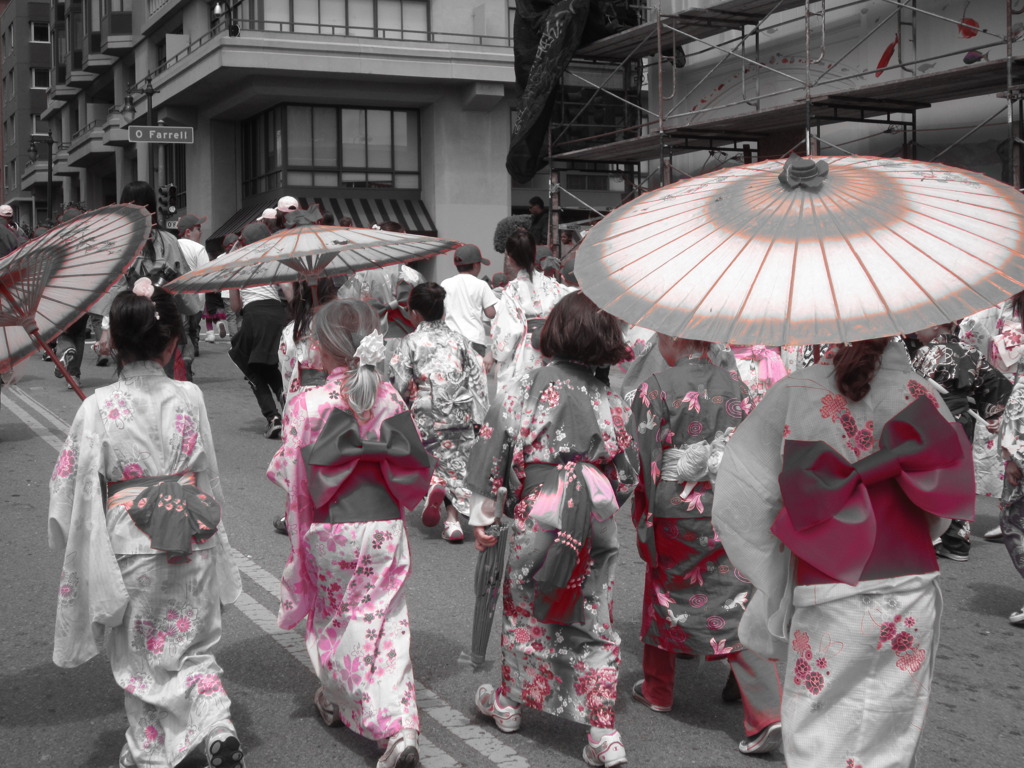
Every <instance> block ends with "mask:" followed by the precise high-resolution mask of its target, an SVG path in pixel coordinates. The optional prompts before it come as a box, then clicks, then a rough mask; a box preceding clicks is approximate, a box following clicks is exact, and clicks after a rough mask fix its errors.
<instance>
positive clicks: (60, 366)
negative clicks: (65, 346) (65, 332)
mask: <svg viewBox="0 0 1024 768" xmlns="http://www.w3.org/2000/svg"><path fill="white" fill-rule="evenodd" d="M28 333H29V336H31V337H32V340H33V341H35V343H36V345H37V346H38V347H39V350H40V351H41V352H43V353H44V354H46V355H49V356H50V359H51V360H53V363H54V365H56V366H57V370H59V371H60V373H61V375H62V376H63V377H64V378H65V379H67V380H68V384H70V385H71V388H72V389H73V390H75V394H76V395H78V396H79V397H80V398H81V399H82V400H85V392H83V391H82V388H81V387H80V386H79V385H78V382H77V381H75V377H74V376H72V375H71V374H70V373H68V369H67V368H65V367H64V363H62V362H61V360H60V357H58V356H57V355H56V354H55V353H54V352H53V350H51V349H50V348H49V347H48V346H47V345H46V342H45V341H43V337H42V336H40V335H39V329H38V328H30V329H28Z"/></svg>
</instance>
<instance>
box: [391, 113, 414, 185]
mask: <svg viewBox="0 0 1024 768" xmlns="http://www.w3.org/2000/svg"><path fill="white" fill-rule="evenodd" d="M394 116H395V120H394V126H395V137H394V145H395V170H396V171H418V170H419V169H420V152H419V133H420V132H419V130H418V123H419V114H418V113H416V112H395V113H394Z"/></svg>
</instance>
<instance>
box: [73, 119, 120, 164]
mask: <svg viewBox="0 0 1024 768" xmlns="http://www.w3.org/2000/svg"><path fill="white" fill-rule="evenodd" d="M113 151H114V148H113V147H111V146H108V145H107V144H106V142H105V141H104V121H103V120H93V121H92V122H91V123H89V124H88V125H86V126H84V127H82V128H79V129H78V130H77V131H75V133H74V134H73V135H72V136H71V142H70V144H69V146H68V164H69V165H71V166H76V167H79V168H81V167H84V166H89V165H93V164H94V163H97V162H99V160H100V158H99V157H98V155H107V154H110V153H111V152H113Z"/></svg>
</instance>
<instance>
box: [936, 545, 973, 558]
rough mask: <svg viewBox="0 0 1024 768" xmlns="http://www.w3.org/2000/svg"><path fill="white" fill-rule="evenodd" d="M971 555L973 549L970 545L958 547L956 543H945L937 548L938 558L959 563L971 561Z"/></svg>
mask: <svg viewBox="0 0 1024 768" xmlns="http://www.w3.org/2000/svg"><path fill="white" fill-rule="evenodd" d="M970 553H971V547H970V545H969V544H968V545H967V546H966V547H958V546H956V542H951V543H948V544H947V543H946V542H943V543H941V544H938V545H936V547H935V554H936V556H937V557H944V558H946V559H947V560H954V561H956V562H958V563H966V562H967V561H968V559H970V558H969V556H970Z"/></svg>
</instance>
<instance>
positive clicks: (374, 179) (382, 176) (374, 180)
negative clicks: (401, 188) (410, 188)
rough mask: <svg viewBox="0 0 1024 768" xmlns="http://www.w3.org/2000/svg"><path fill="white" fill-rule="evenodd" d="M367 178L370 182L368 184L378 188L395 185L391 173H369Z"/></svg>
mask: <svg viewBox="0 0 1024 768" xmlns="http://www.w3.org/2000/svg"><path fill="white" fill-rule="evenodd" d="M366 180H367V181H368V182H369V184H368V186H370V187H374V188H376V189H391V188H392V187H393V186H395V184H394V179H393V177H392V176H391V174H390V173H368V174H366Z"/></svg>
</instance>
